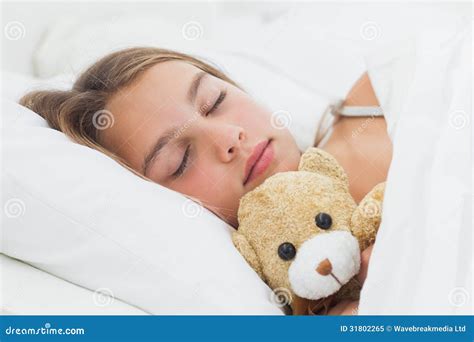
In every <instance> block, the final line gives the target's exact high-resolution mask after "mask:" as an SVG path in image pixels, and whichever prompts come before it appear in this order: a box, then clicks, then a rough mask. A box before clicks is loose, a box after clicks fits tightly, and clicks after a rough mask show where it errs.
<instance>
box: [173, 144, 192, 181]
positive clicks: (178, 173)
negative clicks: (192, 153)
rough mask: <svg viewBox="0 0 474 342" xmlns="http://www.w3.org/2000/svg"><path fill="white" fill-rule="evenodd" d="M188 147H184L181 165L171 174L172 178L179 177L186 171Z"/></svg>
mask: <svg viewBox="0 0 474 342" xmlns="http://www.w3.org/2000/svg"><path fill="white" fill-rule="evenodd" d="M189 146H190V145H188V147H186V151H185V152H184V156H183V160H182V161H181V164H180V165H179V167H178V169H177V170H176V171H175V172H174V173H173V177H175V178H177V177H179V176H181V175H182V174H183V172H184V170H185V169H186V166H187V165H188V159H189Z"/></svg>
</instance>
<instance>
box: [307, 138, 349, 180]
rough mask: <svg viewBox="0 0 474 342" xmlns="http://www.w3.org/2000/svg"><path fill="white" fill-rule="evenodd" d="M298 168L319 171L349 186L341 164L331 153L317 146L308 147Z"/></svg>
mask: <svg viewBox="0 0 474 342" xmlns="http://www.w3.org/2000/svg"><path fill="white" fill-rule="evenodd" d="M298 170H299V171H310V172H316V173H321V174H323V175H325V176H327V177H331V178H333V179H335V180H338V181H340V182H342V183H344V184H345V185H346V186H347V187H349V182H348V180H347V174H346V172H345V171H344V169H343V168H342V167H341V165H339V163H338V162H337V160H336V159H335V158H334V157H333V156H332V155H330V154H329V153H327V152H325V151H323V150H321V149H319V148H316V147H310V148H308V149H307V150H306V152H305V153H303V155H302V156H301V160H300V164H299V166H298Z"/></svg>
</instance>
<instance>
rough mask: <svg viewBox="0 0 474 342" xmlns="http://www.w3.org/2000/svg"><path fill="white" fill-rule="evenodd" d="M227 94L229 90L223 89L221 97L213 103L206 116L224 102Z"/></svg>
mask: <svg viewBox="0 0 474 342" xmlns="http://www.w3.org/2000/svg"><path fill="white" fill-rule="evenodd" d="M226 95H227V91H225V90H222V91H221V92H220V94H219V97H218V98H217V100H216V102H214V104H213V105H212V107H211V109H209V110H208V111H207V113H206V116H208V115H209V114H211V113H212V112H214V111H215V110H217V108H219V105H220V104H221V103H222V102H224V99H225V97H226Z"/></svg>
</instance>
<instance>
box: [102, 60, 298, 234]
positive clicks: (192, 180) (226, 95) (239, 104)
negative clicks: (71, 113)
mask: <svg viewBox="0 0 474 342" xmlns="http://www.w3.org/2000/svg"><path fill="white" fill-rule="evenodd" d="M275 96H278V94H275ZM106 109H107V110H108V111H110V112H111V113H112V115H113V118H114V124H113V125H112V126H111V127H109V128H107V129H105V130H102V131H100V141H101V143H102V144H103V145H104V147H106V148H107V149H109V150H111V151H113V152H115V153H116V154H118V155H119V156H120V157H122V158H123V159H125V160H126V161H128V163H129V165H131V167H132V168H134V169H135V170H136V171H138V172H139V173H141V174H143V175H145V176H147V177H148V178H150V179H151V180H153V181H154V182H156V183H159V184H161V185H163V186H165V187H167V188H170V189H173V190H175V191H178V192H180V193H183V194H186V195H189V196H192V197H194V198H196V199H197V200H199V201H200V202H201V203H202V204H203V205H204V206H205V207H207V208H208V209H210V210H211V211H213V212H214V213H216V214H217V215H218V216H219V217H221V218H222V219H224V220H225V221H227V222H228V223H229V224H231V225H232V226H234V227H237V226H238V223H237V209H238V206H239V200H240V198H241V197H242V196H243V195H244V194H245V193H247V192H248V191H250V190H252V189H253V188H255V187H256V186H258V185H259V184H261V183H262V182H263V181H264V180H265V179H266V178H267V177H269V176H271V175H273V174H275V173H277V172H281V171H289V170H296V169H297V167H298V163H299V159H300V155H301V153H300V151H299V149H298V147H297V145H296V142H295V140H294V139H293V137H292V136H291V134H290V132H289V131H288V130H287V129H286V128H284V129H281V127H276V126H275V125H273V124H272V115H271V114H272V113H270V112H269V111H268V110H266V109H265V108H264V107H262V106H261V105H259V104H257V103H256V102H255V101H254V100H253V99H252V98H251V97H250V96H249V95H247V94H246V93H245V92H243V91H242V90H240V89H239V88H237V87H235V86H233V85H231V84H229V83H227V82H225V81H223V80H221V79H219V78H216V77H214V76H211V75H210V74H207V73H204V72H203V71H202V70H200V69H199V68H196V67H194V66H193V65H191V64H188V63H186V62H181V61H168V62H163V63H159V64H157V65H155V66H153V67H151V68H150V69H148V70H147V71H146V72H145V73H144V74H143V75H142V76H141V77H140V78H139V79H138V80H137V81H136V82H134V83H133V84H132V85H130V86H128V87H127V88H124V89H122V90H121V91H119V92H118V93H117V94H115V95H114V96H113V97H112V98H111V99H110V100H109V101H108V104H107V106H106ZM268 143H269V145H268V146H267V144H268ZM263 146H267V147H266V149H265V150H264V151H263V152H262V150H261V149H259V147H263ZM252 153H254V157H256V156H257V157H258V156H260V155H261V154H262V153H263V157H262V158H257V159H258V160H259V161H258V162H257V163H256V164H255V162H253V161H254V160H255V158H251V159H249V158H250V157H251V156H252ZM249 171H251V172H250V176H249ZM248 176H249V177H248Z"/></svg>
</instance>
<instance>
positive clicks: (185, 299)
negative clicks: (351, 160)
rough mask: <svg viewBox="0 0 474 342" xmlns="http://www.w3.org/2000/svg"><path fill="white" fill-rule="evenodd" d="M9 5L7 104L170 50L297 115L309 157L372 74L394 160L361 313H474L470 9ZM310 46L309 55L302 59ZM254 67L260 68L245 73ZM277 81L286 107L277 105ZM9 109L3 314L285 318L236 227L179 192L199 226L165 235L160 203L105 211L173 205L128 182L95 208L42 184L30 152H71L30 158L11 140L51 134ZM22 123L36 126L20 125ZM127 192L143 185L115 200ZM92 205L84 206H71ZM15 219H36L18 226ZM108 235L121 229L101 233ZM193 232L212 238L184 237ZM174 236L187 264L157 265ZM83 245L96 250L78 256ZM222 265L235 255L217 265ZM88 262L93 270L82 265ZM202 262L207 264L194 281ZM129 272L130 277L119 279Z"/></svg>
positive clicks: (179, 202)
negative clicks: (122, 55)
mask: <svg viewBox="0 0 474 342" xmlns="http://www.w3.org/2000/svg"><path fill="white" fill-rule="evenodd" d="M40 5H41V6H40ZM2 6H4V14H5V22H7V24H9V25H10V26H9V29H10V30H11V31H9V32H10V33H9V34H10V39H7V40H6V41H5V48H6V51H8V53H6V55H5V58H4V70H3V71H4V73H3V76H2V84H3V89H2V95H3V97H4V98H7V99H9V100H10V101H11V100H13V101H14V100H17V99H18V98H19V96H20V95H21V93H23V92H24V91H25V90H31V89H36V88H41V87H44V86H45V85H46V86H49V87H57V88H61V87H67V86H69V85H70V83H71V81H72V78H73V75H74V74H75V73H76V72H78V71H79V70H81V69H82V68H83V67H84V66H85V65H87V64H88V63H90V61H92V60H94V59H95V58H96V57H97V56H99V55H101V54H102V53H105V52H106V51H108V50H111V49H115V48H117V47H120V46H125V45H126V44H131V42H134V43H136V44H157V45H160V46H167V47H172V48H176V49H179V50H183V51H186V52H190V53H194V54H197V55H201V56H203V57H206V58H207V59H208V60H210V62H213V63H214V64H216V65H217V66H219V67H221V68H222V69H224V70H225V71H227V72H229V73H231V74H234V76H235V77H237V78H239V77H240V80H241V82H242V83H243V84H245V85H248V88H249V89H248V90H249V91H250V92H252V94H253V95H254V96H256V97H257V98H259V99H260V100H261V101H262V102H264V103H265V104H267V105H268V106H270V107H272V110H273V111H282V112H283V113H286V112H291V113H292V116H291V118H292V119H293V125H292V127H291V129H292V130H293V134H294V135H295V136H296V138H297V142H298V145H299V146H300V148H302V149H304V148H305V147H308V146H309V144H310V143H311V142H312V141H313V138H314V133H315V129H316V127H317V123H318V122H317V121H318V118H319V116H318V115H320V114H321V113H322V112H323V110H324V108H325V106H326V105H327V104H328V103H329V102H330V101H332V100H334V99H337V98H341V97H343V96H344V94H346V93H347V91H348V90H349V89H350V87H351V85H352V83H353V82H354V80H355V79H357V78H358V76H360V74H361V73H362V72H363V71H365V70H368V72H369V76H370V79H371V81H372V83H373V85H374V89H375V92H376V94H377V97H378V99H379V102H380V104H381V106H382V108H383V109H384V112H385V116H386V119H387V125H388V132H389V135H390V138H391V139H392V142H393V144H394V149H393V151H394V154H393V161H392V164H391V167H390V172H389V176H388V180H387V189H386V198H385V204H384V214H383V219H382V225H381V228H380V231H379V234H378V236H377V243H376V244H375V247H374V250H373V254H372V259H371V265H370V268H369V274H368V277H367V281H366V284H365V286H364V289H363V291H362V294H361V300H360V307H359V314H471V313H472V166H471V158H472V154H471V150H470V142H471V140H470V139H471V138H470V136H471V133H472V115H471V108H472V85H471V81H472V73H471V69H470V63H471V62H472V60H471V59H472V57H471V54H470V43H471V41H472V32H471V25H472V16H471V12H470V10H471V9H470V5H469V4H454V5H449V4H438V5H427V4H425V5H423V4H406V5H401V4H386V5H384V4H370V5H355V4H334V5H331V4H317V3H314V4H311V3H309V4H301V5H300V6H291V5H290V4H280V5H277V6H272V7H271V8H270V6H268V5H266V4H263V3H262V4H260V3H255V4H248V5H242V6H236V5H232V4H227V5H226V4H219V3H206V5H203V6H199V4H195V5H190V7H183V6H184V5H176V6H170V5H166V4H142V5H140V6H138V8H137V9H135V10H134V11H132V12H133V13H129V12H130V11H128V8H127V7H126V4H121V5H120V6H114V10H113V11H110V9H109V8H108V6H107V5H106V4H98V5H96V8H95V9H96V11H94V13H95V15H94V16H90V15H89V14H90V9H89V8H87V9H86V8H84V7H81V5H79V4H75V5H74V6H73V7H69V6H66V5H63V4H48V5H45V4H29V5H28V4H20V5H18V4H14V3H8V4H4V5H2ZM24 6H33V7H35V6H36V7H37V8H36V10H34V9H33V10H32V9H31V8H28V10H25V7H24ZM45 6H46V7H45ZM38 13H41V15H37V14H38ZM157 17H159V18H162V19H163V18H168V21H167V20H164V19H163V20H162V21H161V20H156V18H157ZM52 18H63V20H52ZM329 18H331V19H329ZM400 18H403V20H404V27H403V28H402V27H400V25H399V20H400ZM420 18H422V19H423V20H421V19H420ZM169 19H171V20H169ZM84 22H85V23H87V25H83V23H84ZM309 22H311V23H312V25H308V23H309ZM177 23H178V24H177ZM224 23H227V25H224ZM341 23H343V25H341ZM440 23H443V25H440ZM129 27H134V30H130V29H129ZM132 31H133V32H132ZM97 32H101V34H100V35H98V34H97ZM156 32H159V33H160V34H159V35H158V36H159V37H158V38H157V34H156ZM163 32H166V34H164V33H163ZM18 34H19V37H22V38H19V39H17V37H18ZM196 37H197V38H196ZM245 37H247V40H245ZM262 37H263V38H262ZM7 38H8V37H7ZM183 38H184V39H183ZM216 42H219V44H217V45H216ZM229 42H230V43H229ZM235 42H240V43H241V44H244V43H245V44H248V45H247V49H246V50H245V52H243V50H244V49H241V47H240V46H239V47H238V48H235V46H232V45H235V44H234V43H235ZM262 42H263V43H262ZM216 46H217V47H216ZM204 49H205V50H206V51H207V53H206V54H205V53H203V51H204ZM249 51H250V52H249ZM295 51H301V53H300V54H297V55H298V59H297V60H296V61H295V60H294V58H295ZM315 61H318V63H315ZM242 63H245V64H242ZM242 65H245V67H244V68H243V67H242ZM334 65H337V66H338V69H337V70H338V74H337V77H336V76H334V67H333V68H331V67H328V66H334ZM239 68H241V69H239ZM244 69H245V70H246V73H245V72H242V73H240V72H239V71H240V70H244ZM5 71H7V72H5ZM314 75H318V77H317V80H315V77H314ZM268 80H271V81H268ZM16 85H18V86H16ZM280 85H282V87H284V90H285V91H281V93H282V94H284V95H282V96H280V98H279V99H275V96H274V94H275V92H276V91H278V89H279V87H280ZM272 87H273V88H272ZM285 94H286V95H285ZM2 112H3V113H2V121H3V124H4V127H8V128H9V130H10V129H12V130H11V131H9V132H6V131H4V133H8V134H9V135H8V134H6V136H7V135H8V137H9V138H8V139H10V140H8V141H7V144H4V145H5V146H6V147H4V150H2V151H3V154H4V156H5V158H4V160H3V162H4V163H5V164H4V166H5V168H4V169H3V170H4V171H3V173H2V186H3V190H4V191H3V197H2V199H3V208H4V211H3V216H2V250H1V252H2V253H3V254H2V255H1V262H2V267H1V270H2V291H1V294H2V303H1V307H2V312H3V313H4V314H127V315H128V314H130V315H135V314H138V315H141V314H267V315H282V314H283V311H282V310H281V307H279V305H278V303H275V302H272V301H271V298H272V296H271V291H270V290H269V289H268V287H266V285H265V284H263V282H261V281H260V279H259V278H258V276H256V274H254V272H253V271H252V270H251V269H250V268H249V267H248V265H246V264H245V262H244V261H243V260H242V259H241V258H240V256H239V255H238V253H237V252H235V251H233V250H232V244H231V241H230V232H231V230H230V229H229V227H226V225H224V224H223V223H222V222H218V221H216V219H215V218H212V217H211V216H210V214H209V213H207V212H206V211H205V210H203V209H201V208H200V207H199V206H196V205H195V204H194V203H191V202H188V201H184V200H183V199H182V198H181V197H179V196H177V195H175V194H167V195H166V196H169V197H167V200H169V201H168V202H169V203H168V205H169V207H167V208H169V210H168V211H169V213H168V214H169V215H172V214H170V213H172V212H176V213H177V214H178V215H180V214H183V213H184V217H182V216H183V215H181V217H180V220H181V221H179V222H182V225H180V224H177V223H176V221H172V220H171V219H169V220H168V221H164V223H163V222H162V223H161V226H160V227H161V228H163V226H164V225H166V224H168V225H175V226H173V227H174V228H175V232H174V233H173V235H167V233H166V232H165V231H161V230H159V231H158V232H157V231H156V230H155V228H156V226H153V224H152V222H151V221H153V220H155V219H156V218H155V217H154V216H152V214H151V213H152V212H153V208H152V207H147V206H141V207H140V208H138V209H137V211H135V212H134V217H133V218H130V215H126V212H117V213H112V212H108V211H107V210H106V208H115V209H117V208H122V209H123V208H126V207H127V206H133V203H134V202H133V201H132V200H134V199H136V198H137V197H133V196H134V195H133V193H136V192H137V191H138V190H137V189H139V191H140V193H141V194H142V196H145V197H144V198H149V199H153V200H158V197H159V195H161V193H160V194H158V193H157V190H156V189H152V188H150V186H149V185H148V184H143V183H137V182H138V181H136V182H135V181H132V180H131V178H130V177H129V175H125V173H124V171H118V170H115V169H113V170H114V171H113V172H114V175H113V177H112V176H110V177H105V176H104V177H103V178H100V179H101V180H102V181H103V182H100V184H105V185H101V186H103V187H102V188H100V189H101V190H102V194H103V195H100V196H95V197H94V199H93V200H90V198H91V196H90V193H88V192H87V191H89V190H90V191H93V190H91V189H80V188H79V187H77V186H76V188H77V190H75V191H72V192H70V193H68V194H67V195H64V194H63V193H64V191H63V189H61V187H54V184H55V183H56V182H57V179H51V180H44V179H40V178H32V175H31V174H29V173H28V172H26V170H25V167H26V166H25V165H27V164H26V163H25V160H24V159H21V156H22V155H26V154H27V152H29V151H31V149H32V148H37V149H38V151H41V148H44V149H46V148H49V147H51V146H52V144H55V145H57V146H56V147H57V148H58V150H57V151H58V153H61V155H62V156H66V155H67V154H69V151H70V142H68V141H66V139H65V138H64V137H61V136H58V135H56V136H54V138H53V140H41V139H39V138H38V137H39V135H38V136H35V139H36V138H37V139H38V140H36V141H32V142H31V145H27V144H26V142H25V141H24V140H25V139H24V137H23V136H21V135H15V134H14V133H12V132H18V134H20V133H19V132H21V130H23V129H27V130H26V131H24V132H30V133H31V132H34V134H33V135H35V134H36V133H37V132H40V131H41V132H44V134H45V135H46V131H44V130H45V129H46V128H47V127H46V126H45V125H44V122H39V121H38V118H34V117H29V116H28V115H29V114H25V115H23V114H22V113H24V112H23V111H22V109H21V108H20V109H18V107H16V106H15V105H14V104H12V103H9V104H7V105H5V106H3V105H2ZM7 112H8V113H7ZM308 113H311V115H308ZM6 114H8V115H6ZM313 114H314V115H313ZM22 124H25V125H29V126H24V127H23V126H22V127H23V128H21V129H19V128H18V127H19V125H22ZM6 125H11V126H6ZM25 127H27V128H25ZM15 130H17V131H15ZM42 134H43V133H42ZM48 134H49V133H48ZM5 141H6V140H5ZM58 146H59V147H58ZM61 148H63V149H61ZM74 148H76V147H74ZM66 152H67V153H66ZM79 152H80V153H83V152H84V151H78V153H79ZM38 153H39V152H38ZM84 153H85V152H84ZM87 153H88V158H90V159H93V160H94V162H95V163H96V164H94V165H98V164H97V163H100V165H101V166H103V167H104V169H107V170H112V168H113V166H112V163H111V162H110V161H104V160H102V159H100V157H99V156H97V155H95V154H92V152H87ZM30 154H31V152H30ZM56 157H57V156H56ZM99 159H100V160H99ZM51 160H53V159H52V157H51V159H48V158H43V159H38V160H37V167H38V168H40V169H41V168H42V169H41V170H44V172H45V173H44V174H48V172H52V171H51V170H57V172H60V171H61V170H63V171H64V170H66V169H58V168H55V169H52V168H51V166H50V164H48V162H49V161H51ZM70 161H71V165H73V163H74V161H73V160H72V159H71V160H70ZM91 165H92V164H91ZM10 167H11V169H10ZM5 170H6V171H5ZM89 176H90V177H93V174H90V175H89ZM84 177H85V176H84ZM114 177H115V178H114ZM110 178H113V180H110ZM25 179H27V180H28V181H25ZM68 181H71V182H72V181H74V182H76V183H75V184H78V183H77V182H84V178H81V176H79V175H76V176H75V178H74V179H70V180H68ZM108 181H109V182H111V183H107V182H108ZM113 181H115V182H119V183H113ZM122 181H123V182H125V183H127V184H128V185H127V186H128V188H126V189H125V190H123V191H121V192H117V191H114V190H112V189H113V188H114V187H113V185H114V184H122V183H121V182H122ZM38 182H43V183H42V184H41V186H42V187H44V188H46V187H48V189H50V191H48V192H45V191H43V188H42V187H41V186H38ZM132 182H135V183H133V184H132ZM65 184H66V183H65ZM81 184H82V183H81ZM107 184H109V185H110V187H108V188H107V187H106V186H107ZM63 187H64V185H63ZM86 190H87V191H86ZM126 191H128V192H126ZM135 196H136V195H135ZM147 196H148V197H147ZM15 199H20V201H12V200H15ZM77 203H82V204H83V208H80V209H78V210H72V209H71V208H72V207H73V204H77ZM40 205H41V207H39V206H40ZM31 208H36V209H34V211H32V210H31ZM18 210H19V212H20V214H21V215H20V216H21V217H20V219H15V216H16V215H17V214H18ZM122 211H123V210H122ZM32 212H34V213H35V214H37V215H33V216H32ZM44 213H49V214H48V215H50V216H48V215H46V214H44ZM42 214H44V216H41V215H42ZM59 214H61V215H59ZM208 215H209V216H208ZM137 217H141V218H142V219H141V220H139V219H137ZM169 217H172V216H169ZM42 220H44V221H42ZM38 222H40V223H41V224H40V228H41V229H37V228H38V227H37V223H38ZM71 222H73V223H74V224H73V225H71ZM98 222H102V223H107V224H108V225H106V226H104V227H98V226H96V225H98ZM189 223H192V224H193V225H194V226H195V227H199V229H201V231H200V233H199V234H196V233H195V232H192V231H190V230H189V229H186V226H188V225H189ZM114 225H117V226H121V225H123V226H124V227H125V228H126V226H127V225H128V226H129V227H130V226H133V227H137V226H138V229H137V231H138V232H139V233H140V234H138V233H136V234H132V233H130V231H129V230H127V229H125V228H124V229H117V230H115V231H114V230H113V229H112V227H115V226H114ZM63 227H68V229H70V230H67V231H65V230H64V229H62V228H63ZM84 227H86V228H87V229H84ZM178 228H179V229H178ZM98 232H99V233H100V234H99V233H98ZM183 236H187V237H188V238H189V239H190V240H193V239H206V241H207V243H208V244H210V245H212V246H213V251H212V252H213V253H212V254H209V255H206V254H205V255H200V256H196V257H195V258H189V253H192V252H193V251H197V250H196V249H193V248H195V247H193V246H192V245H190V244H185V246H186V248H182V247H183V246H180V244H178V243H176V241H177V240H179V239H183ZM153 239H155V240H153ZM106 240H107V241H108V244H107V245H105V244H104V243H105V241H106ZM163 240H166V241H167V242H168V245H167V248H168V249H169V251H175V252H176V251H177V250H178V249H179V252H176V253H174V254H173V255H172V257H169V255H168V257H167V258H165V257H164V256H162V255H157V252H156V247H155V246H154V245H153V244H152V243H150V242H151V241H163ZM58 241H60V242H61V244H59V243H58ZM77 241H81V242H82V244H79V247H78V243H77ZM81 246H87V248H84V249H80V247H81ZM104 246H105V247H106V249H105V247H104ZM104 251H106V252H104ZM216 254H217V255H219V256H221V259H222V260H215V259H217V258H215V257H214V255H216ZM190 259H194V260H190ZM117 260H118V261H117ZM84 262H87V264H88V265H90V268H89V269H84V268H83V267H81V265H83V264H84ZM204 263H206V265H208V267H207V268H206V269H205V270H202V271H201V272H199V273H198V272H196V269H199V265H202V264H204ZM165 264H169V265H172V267H171V266H165ZM123 265H125V266H126V268H127V270H126V272H123V273H122V272H120V270H121V267H120V266H123ZM228 265H232V269H231V270H232V272H229V267H228ZM185 267H187V268H188V270H193V272H194V273H192V274H193V275H194V276H195V278H194V279H188V278H187V277H186V273H187V272H186V271H185V270H182V269H183V268H185ZM188 272H189V271H188ZM223 275H226V276H223ZM223 278H224V279H223ZM225 278H227V279H225ZM236 283H238V284H239V286H238V287H237V286H236V285H235V284H236Z"/></svg>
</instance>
